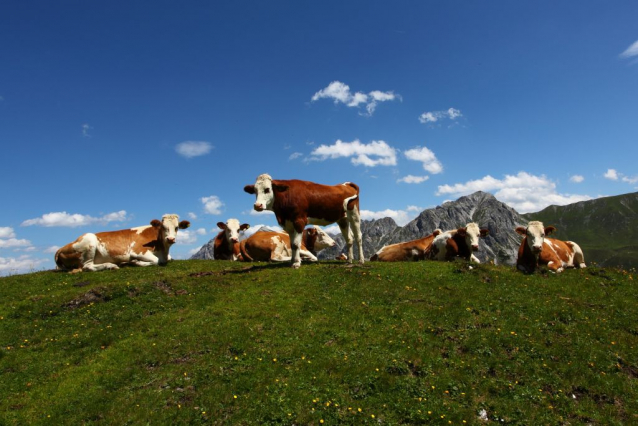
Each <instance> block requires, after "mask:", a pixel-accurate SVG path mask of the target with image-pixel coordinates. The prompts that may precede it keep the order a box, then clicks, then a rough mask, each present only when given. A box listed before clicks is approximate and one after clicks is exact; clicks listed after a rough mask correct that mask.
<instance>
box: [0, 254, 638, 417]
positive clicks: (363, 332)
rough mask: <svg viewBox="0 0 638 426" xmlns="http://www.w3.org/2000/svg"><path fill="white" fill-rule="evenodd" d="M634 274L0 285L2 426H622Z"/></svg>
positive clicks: (334, 268) (239, 270) (636, 394)
mask: <svg viewBox="0 0 638 426" xmlns="http://www.w3.org/2000/svg"><path fill="white" fill-rule="evenodd" d="M635 279H636V272H635V270H631V271H623V270H616V269H601V268H597V267H595V266H594V267H591V268H588V269H585V270H567V271H565V272H564V273H562V274H558V275H554V274H550V273H547V272H541V273H538V274H535V275H523V274H520V273H518V272H517V271H515V270H514V268H513V267H500V266H491V265H480V266H475V267H474V268H473V269H470V268H469V267H468V264H466V263H465V262H452V263H440V262H418V263H393V264H382V263H367V264H366V265H364V266H353V267H350V266H346V265H345V264H343V263H339V262H336V261H334V262H320V263H319V264H304V265H303V266H302V268H301V269H299V270H292V269H291V268H289V267H288V266H287V265H278V264H264V263H256V264H253V265H247V264H239V263H231V262H225V261H195V260H191V261H174V262H172V263H171V264H169V265H168V266H167V267H163V268H162V267H148V268H123V269H121V270H118V271H104V272H98V273H81V274H76V275H71V274H66V273H56V272H51V271H48V272H40V273H35V274H29V275H18V276H12V277H6V278H0V330H2V332H1V333H0V344H1V345H2V347H1V348H0V368H1V370H0V371H2V386H1V387H0V424H51V425H53V424H56V425H57V424H74V425H77V424H154V425H155V424H314V425H320V424H325V425H328V424H419V423H427V424H446V425H447V424H463V422H464V421H465V422H467V424H476V423H480V422H481V420H479V413H481V412H482V410H485V413H486V415H487V416H488V417H489V419H490V420H494V419H498V420H499V423H504V424H582V423H592V424H628V423H634V422H638V417H637V414H638V388H637V386H636V383H637V382H636V380H637V379H638V350H636V348H637V347H638V326H637V325H636V321H635V319H636V317H637V316H638V315H637V314H638V304H637V303H636V299H637V296H638V291H637V290H636V287H635V285H634V281H635Z"/></svg>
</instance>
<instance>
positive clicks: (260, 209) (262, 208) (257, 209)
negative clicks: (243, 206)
mask: <svg viewBox="0 0 638 426" xmlns="http://www.w3.org/2000/svg"><path fill="white" fill-rule="evenodd" d="M253 207H254V208H255V210H256V211H258V212H262V211H264V206H263V205H262V204H255V205H254V206H253Z"/></svg>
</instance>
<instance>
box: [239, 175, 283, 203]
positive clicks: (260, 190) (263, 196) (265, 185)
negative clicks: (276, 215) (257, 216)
mask: <svg viewBox="0 0 638 426" xmlns="http://www.w3.org/2000/svg"><path fill="white" fill-rule="evenodd" d="M287 189H288V186H286V185H281V184H278V183H276V181H273V179H272V177H270V175H268V174H263V175H259V176H257V181H256V182H255V184H254V185H246V186H245V187H244V191H245V192H247V193H249V194H255V195H256V196H257V199H256V200H255V204H254V205H253V207H254V209H255V210H257V211H258V212H261V211H264V210H271V211H272V209H273V205H274V204H275V192H284V191H286V190H287Z"/></svg>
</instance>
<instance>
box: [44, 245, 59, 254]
mask: <svg viewBox="0 0 638 426" xmlns="http://www.w3.org/2000/svg"><path fill="white" fill-rule="evenodd" d="M58 250H60V246H50V247H47V248H46V249H44V250H43V251H42V252H43V253H55V252H56V251H58Z"/></svg>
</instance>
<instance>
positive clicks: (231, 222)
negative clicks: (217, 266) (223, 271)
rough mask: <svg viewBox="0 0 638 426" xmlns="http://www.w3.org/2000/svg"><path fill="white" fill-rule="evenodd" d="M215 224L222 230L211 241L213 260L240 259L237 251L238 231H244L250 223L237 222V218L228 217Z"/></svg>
mask: <svg viewBox="0 0 638 426" xmlns="http://www.w3.org/2000/svg"><path fill="white" fill-rule="evenodd" d="M217 226H218V227H219V229H221V230H222V232H220V233H219V234H217V236H216V237H215V242H214V243H213V257H214V258H215V260H233V261H237V260H241V254H240V253H239V231H245V230H246V229H248V228H250V225H249V224H247V223H244V224H243V225H240V224H239V221H238V220H237V219H228V220H227V221H226V223H224V222H217Z"/></svg>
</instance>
